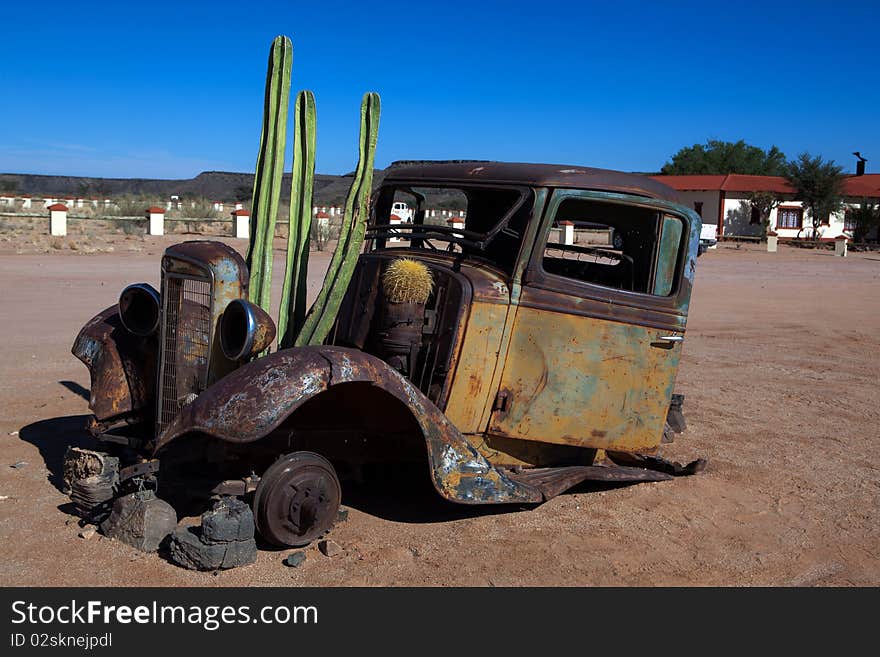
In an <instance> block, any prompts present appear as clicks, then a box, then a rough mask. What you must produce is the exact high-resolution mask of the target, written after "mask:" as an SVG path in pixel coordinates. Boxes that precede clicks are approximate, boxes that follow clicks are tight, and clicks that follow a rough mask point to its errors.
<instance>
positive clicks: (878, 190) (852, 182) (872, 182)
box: [843, 173, 880, 197]
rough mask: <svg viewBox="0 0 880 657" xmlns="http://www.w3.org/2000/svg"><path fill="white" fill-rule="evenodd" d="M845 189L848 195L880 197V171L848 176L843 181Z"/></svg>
mask: <svg viewBox="0 0 880 657" xmlns="http://www.w3.org/2000/svg"><path fill="white" fill-rule="evenodd" d="M843 191H844V193H845V194H846V195H847V196H874V197H880V173H866V174H864V175H862V176H848V177H847V179H846V180H845V181H844V183H843Z"/></svg>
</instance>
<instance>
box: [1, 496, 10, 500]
mask: <svg viewBox="0 0 880 657" xmlns="http://www.w3.org/2000/svg"><path fill="white" fill-rule="evenodd" d="M8 499H9V495H0V500H8Z"/></svg>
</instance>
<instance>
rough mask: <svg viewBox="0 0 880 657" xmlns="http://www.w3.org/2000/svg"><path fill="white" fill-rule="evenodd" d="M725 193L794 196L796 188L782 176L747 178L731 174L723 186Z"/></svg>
mask: <svg viewBox="0 0 880 657" xmlns="http://www.w3.org/2000/svg"><path fill="white" fill-rule="evenodd" d="M721 189H723V190H724V191H725V192H777V193H779V194H793V193H794V188H793V187H792V186H791V184H790V183H789V182H788V181H787V180H786V179H785V178H783V177H782V176H746V175H742V174H739V173H731V174H729V175H728V176H727V177H726V178H725V179H724V184H723V185H722V186H721Z"/></svg>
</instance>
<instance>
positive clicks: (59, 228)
mask: <svg viewBox="0 0 880 657" xmlns="http://www.w3.org/2000/svg"><path fill="white" fill-rule="evenodd" d="M47 209H48V210H49V234H50V235H55V236H57V237H64V236H65V235H67V206H66V205H64V204H63V203H53V204H52V205H50V206H49V207H48V208H47Z"/></svg>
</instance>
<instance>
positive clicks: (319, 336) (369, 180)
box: [295, 93, 380, 346]
mask: <svg viewBox="0 0 880 657" xmlns="http://www.w3.org/2000/svg"><path fill="white" fill-rule="evenodd" d="M379 114H380V105H379V95H378V94H375V93H367V94H364V98H363V101H362V102H361V128H360V148H359V158H358V165H357V169H356V170H355V175H354V180H353V181H352V184H351V188H350V189H349V191H348V197H347V198H346V201H345V213H344V214H343V218H342V228H341V229H340V233H339V242H338V243H337V244H336V250H335V251H334V252H333V258H332V260H331V261H330V267H329V268H328V269H327V274H326V276H325V277H324V286H323V287H322V288H321V292H320V293H319V294H318V298H317V300H316V301H315V303H314V304H313V305H312V307H311V309H310V310H309V314H308V315H307V316H306V319H305V322H304V324H303V327H302V330H301V331H300V332H299V335H297V337H296V340H295V344H296V346H305V345H316V344H322V343H323V342H324V340H325V339H326V337H327V335H328V333H329V332H330V328H331V327H332V326H333V322H334V321H336V314H337V313H338V312H339V306H340V305H341V304H342V298H343V296H344V295H345V291H346V289H347V288H348V283H349V281H350V280H351V276H352V274H353V273H354V268H355V265H356V264H357V259H358V255H359V253H360V250H361V245H362V244H363V241H364V233H365V232H366V227H367V214H368V209H369V201H370V192H371V190H372V187H373V161H374V159H375V155H376V139H377V137H378V134H379Z"/></svg>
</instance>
